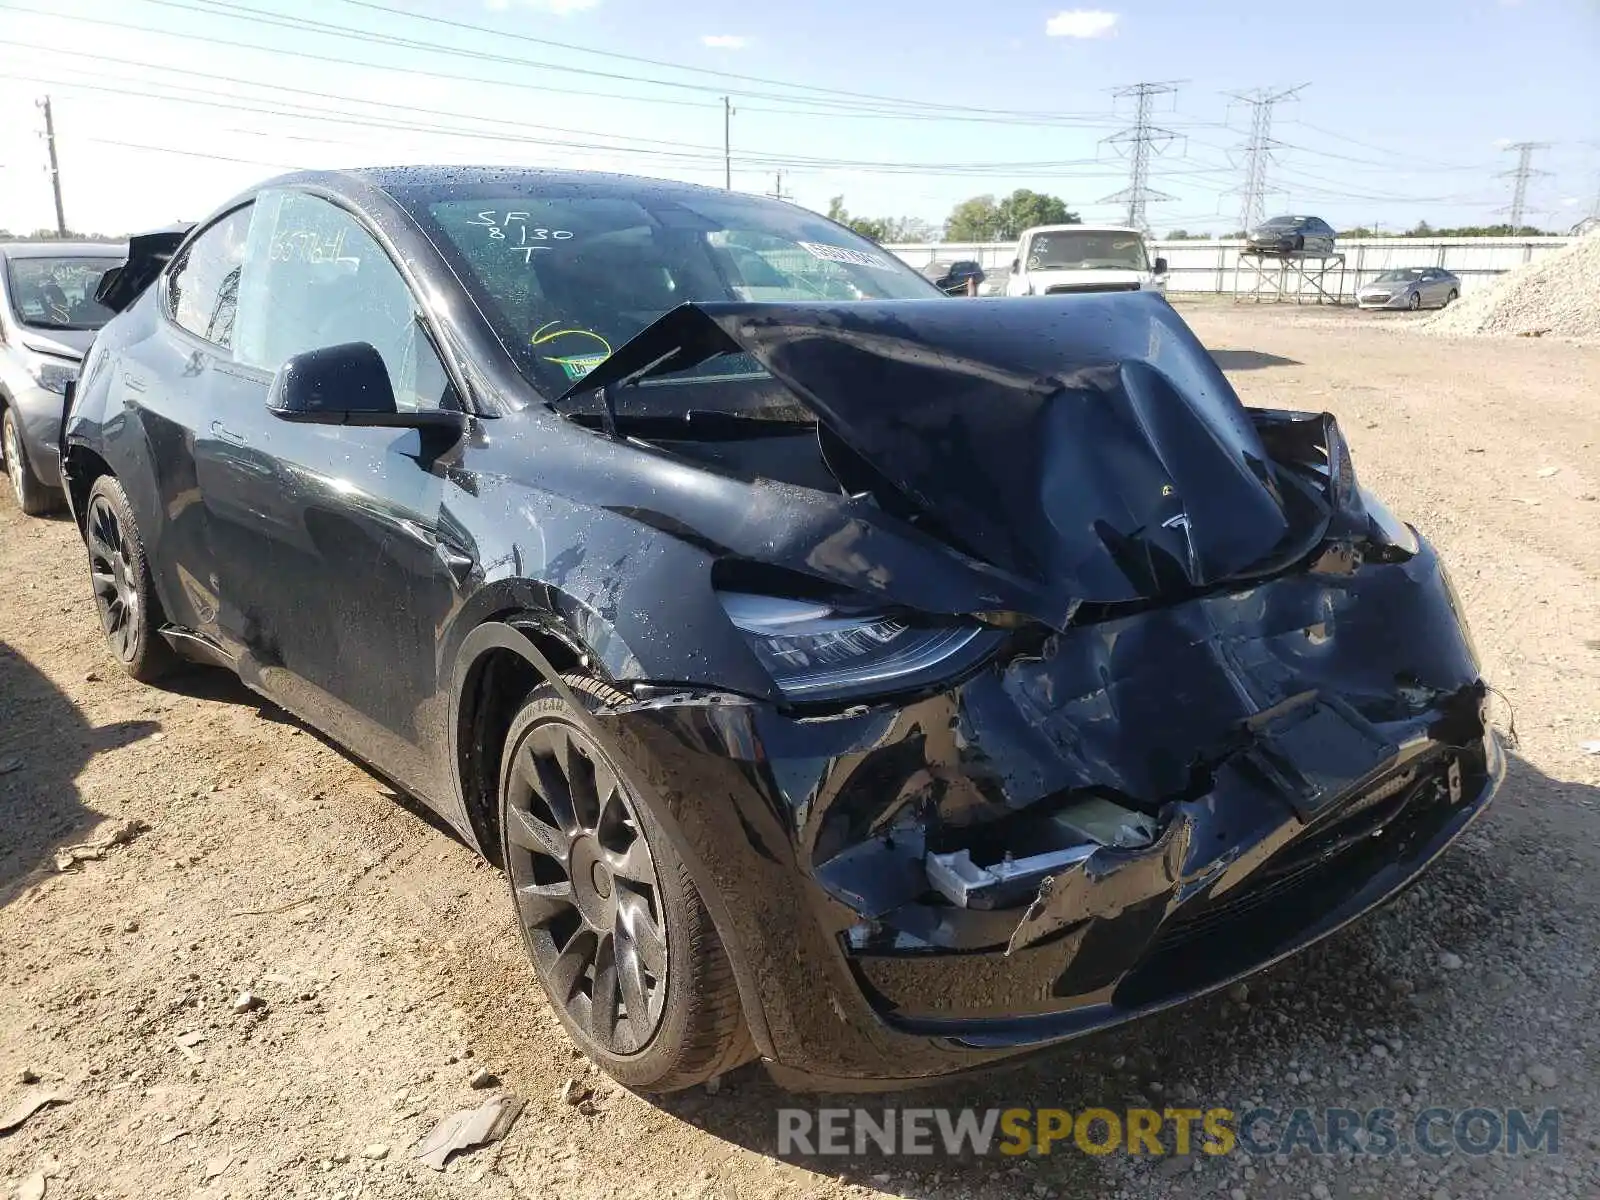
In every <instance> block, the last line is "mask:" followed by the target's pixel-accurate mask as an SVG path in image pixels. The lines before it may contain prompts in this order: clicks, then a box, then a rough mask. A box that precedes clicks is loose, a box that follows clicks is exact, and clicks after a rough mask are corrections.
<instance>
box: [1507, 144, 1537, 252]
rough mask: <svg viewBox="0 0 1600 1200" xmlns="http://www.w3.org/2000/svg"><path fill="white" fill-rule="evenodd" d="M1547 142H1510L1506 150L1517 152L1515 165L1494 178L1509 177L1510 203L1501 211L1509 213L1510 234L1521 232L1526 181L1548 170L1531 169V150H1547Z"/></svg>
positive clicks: (1526, 201)
mask: <svg viewBox="0 0 1600 1200" xmlns="http://www.w3.org/2000/svg"><path fill="white" fill-rule="evenodd" d="M1549 148H1550V143H1549V142H1512V143H1511V144H1510V145H1509V146H1506V147H1505V149H1506V150H1515V151H1516V152H1517V165H1516V167H1515V168H1513V169H1512V170H1510V171H1502V172H1500V174H1499V175H1498V176H1496V178H1498V179H1510V180H1511V181H1512V183H1511V204H1510V207H1509V208H1507V209H1501V210H1499V211H1501V212H1509V213H1510V214H1511V236H1512V237H1515V236H1516V235H1517V234H1519V233H1521V232H1522V213H1523V210H1524V208H1526V206H1527V203H1528V181H1529V180H1530V179H1532V178H1533V177H1534V176H1536V175H1548V174H1550V172H1549V171H1535V170H1534V169H1533V152H1534V151H1535V150H1548V149H1549Z"/></svg>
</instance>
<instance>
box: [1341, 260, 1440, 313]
mask: <svg viewBox="0 0 1600 1200" xmlns="http://www.w3.org/2000/svg"><path fill="white" fill-rule="evenodd" d="M1460 298H1461V280H1460V279H1458V278H1456V276H1454V275H1452V274H1451V273H1450V272H1449V271H1446V270H1445V269H1444V268H1443V267H1403V268H1401V269H1399V270H1396V271H1385V272H1384V273H1383V274H1382V275H1379V276H1378V277H1377V278H1376V279H1374V280H1373V281H1372V282H1371V283H1369V284H1367V285H1366V286H1365V287H1363V288H1362V289H1361V290H1360V291H1358V292H1357V293H1356V304H1357V305H1358V306H1359V307H1361V308H1410V309H1418V308H1447V307H1449V306H1450V305H1452V304H1454V303H1455V302H1456V301H1457V300H1459V299H1460Z"/></svg>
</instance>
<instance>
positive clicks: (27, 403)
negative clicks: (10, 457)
mask: <svg viewBox="0 0 1600 1200" xmlns="http://www.w3.org/2000/svg"><path fill="white" fill-rule="evenodd" d="M11 406H12V408H13V409H15V410H16V413H17V416H18V417H19V418H20V420H21V432H22V448H23V451H24V453H26V454H27V456H28V465H29V466H31V467H32V468H33V473H34V476H35V477H36V478H37V479H38V480H39V482H40V483H42V484H44V485H45V486H46V487H51V488H59V487H60V486H61V451H60V441H61V393H60V392H52V391H47V390H46V389H44V388H42V387H36V386H35V387H25V388H19V389H17V391H16V393H15V394H14V395H13V396H12V397H11Z"/></svg>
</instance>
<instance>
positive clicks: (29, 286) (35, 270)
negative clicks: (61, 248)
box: [6, 257, 123, 329]
mask: <svg viewBox="0 0 1600 1200" xmlns="http://www.w3.org/2000/svg"><path fill="white" fill-rule="evenodd" d="M122 261H123V260H122V259H120V258H103V257H102V258H13V259H11V260H10V261H9V262H8V263H7V264H6V290H7V291H8V292H9V293H10V295H11V311H12V312H13V313H14V314H15V315H16V318H17V323H18V324H19V325H26V326H27V327H28V328H30V329H99V328H100V326H102V325H104V324H105V323H106V322H107V321H109V320H110V319H111V318H112V317H114V316H116V314H115V313H114V312H112V311H111V310H110V309H109V308H103V307H101V306H100V305H98V304H96V303H95V302H94V293H95V289H96V288H98V287H99V286H100V277H101V276H102V275H104V274H105V273H106V272H107V271H109V270H110V269H111V268H112V267H115V266H119V265H121V263H122Z"/></svg>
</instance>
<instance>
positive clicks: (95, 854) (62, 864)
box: [56, 817, 150, 871]
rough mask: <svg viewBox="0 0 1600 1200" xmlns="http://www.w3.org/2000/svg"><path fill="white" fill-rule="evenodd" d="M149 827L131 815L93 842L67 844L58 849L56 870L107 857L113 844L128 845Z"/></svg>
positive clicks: (64, 869)
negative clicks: (106, 853)
mask: <svg viewBox="0 0 1600 1200" xmlns="http://www.w3.org/2000/svg"><path fill="white" fill-rule="evenodd" d="M149 828H150V826H149V825H147V824H145V823H144V822H143V821H141V820H139V818H138V817H129V818H128V819H127V820H126V821H118V822H117V823H116V824H115V825H113V826H111V828H110V829H108V830H106V832H104V833H102V834H101V835H100V836H99V837H97V838H95V839H94V841H92V842H80V843H79V844H78V845H76V846H66V847H64V848H62V849H60V850H57V851H56V870H58V871H70V870H71V869H72V868H73V867H75V866H77V865H78V863H80V862H93V861H95V860H97V859H100V858H103V857H105V852H106V851H107V850H110V849H111V848H112V847H113V846H126V845H127V844H128V843H129V842H131V841H133V839H134V838H136V837H138V836H139V835H140V834H141V833H144V832H145V831H146V830H147V829H149Z"/></svg>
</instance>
